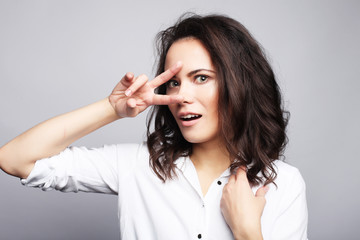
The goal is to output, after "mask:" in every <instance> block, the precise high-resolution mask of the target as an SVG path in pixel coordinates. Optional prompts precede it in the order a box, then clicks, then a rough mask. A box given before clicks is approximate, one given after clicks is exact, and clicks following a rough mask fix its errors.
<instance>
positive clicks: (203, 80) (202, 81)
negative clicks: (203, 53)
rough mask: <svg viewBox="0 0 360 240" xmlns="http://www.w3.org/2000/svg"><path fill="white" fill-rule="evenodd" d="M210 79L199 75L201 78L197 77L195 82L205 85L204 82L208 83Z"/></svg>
mask: <svg viewBox="0 0 360 240" xmlns="http://www.w3.org/2000/svg"><path fill="white" fill-rule="evenodd" d="M208 78H209V77H208V76H205V75H199V76H196V77H195V81H196V82H197V83H204V82H206V80H207V79H208Z"/></svg>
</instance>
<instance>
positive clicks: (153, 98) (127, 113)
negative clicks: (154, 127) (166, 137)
mask: <svg viewBox="0 0 360 240" xmlns="http://www.w3.org/2000/svg"><path fill="white" fill-rule="evenodd" d="M181 67H182V63H181V62H177V63H176V64H175V65H174V66H172V67H171V68H169V69H168V70H166V71H165V72H163V73H162V74H160V75H158V76H157V77H155V78H154V79H153V80H151V81H148V77H147V76H146V75H144V74H142V75H139V76H138V77H134V74H132V73H127V74H125V76H124V77H123V78H122V79H121V80H120V82H119V83H118V84H117V85H116V87H115V88H114V90H113V91H112V93H111V95H110V96H109V101H110V104H111V106H112V107H113V108H114V110H115V112H116V114H117V115H118V116H119V117H120V118H124V117H135V116H137V115H138V114H139V113H141V112H142V111H144V110H145V109H146V108H147V107H149V106H151V105H168V104H172V103H179V102H181V101H182V100H183V97H182V96H180V95H171V96H170V95H158V94H155V93H154V91H155V89H156V88H157V87H159V86H160V85H162V84H164V83H165V82H167V81H169V80H170V79H171V78H172V77H173V76H174V75H175V74H177V73H178V72H179V71H180V69H181Z"/></svg>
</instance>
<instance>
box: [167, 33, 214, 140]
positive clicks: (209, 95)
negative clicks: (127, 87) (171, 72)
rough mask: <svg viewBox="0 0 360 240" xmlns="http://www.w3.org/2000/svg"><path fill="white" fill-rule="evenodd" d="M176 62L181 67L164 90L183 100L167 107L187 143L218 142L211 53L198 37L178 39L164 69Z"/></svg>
mask: <svg viewBox="0 0 360 240" xmlns="http://www.w3.org/2000/svg"><path fill="white" fill-rule="evenodd" d="M178 61H181V62H182V63H183V67H182V69H181V70H180V72H179V73H178V74H176V75H175V76H174V77H173V78H172V80H170V81H168V83H167V88H166V93H167V94H168V95H172V94H179V95H182V96H183V97H184V101H183V102H182V103H177V104H171V105H169V109H170V111H171V113H172V115H173V116H174V118H175V120H176V122H177V124H178V126H179V128H180V130H181V133H182V135H183V136H184V138H185V139H186V140H187V141H188V142H191V143H207V142H212V141H217V140H218V139H219V134H218V133H219V118H218V85H217V84H218V83H217V80H216V72H215V69H214V66H213V64H212V61H211V58H210V55H209V53H208V51H207V50H206V49H205V47H204V46H203V45H202V43H201V42H200V41H199V40H197V39H194V38H186V39H180V40H178V41H176V42H175V43H173V44H172V45H171V47H170V49H169V51H168V53H167V55H166V61H165V69H168V68H169V67H170V66H172V65H174V64H175V63H176V62H178Z"/></svg>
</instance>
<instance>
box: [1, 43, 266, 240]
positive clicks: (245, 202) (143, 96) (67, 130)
mask: <svg viewBox="0 0 360 240" xmlns="http://www.w3.org/2000/svg"><path fill="white" fill-rule="evenodd" d="M166 69H167V70H166V71H165V72H164V73H162V74H161V75H159V76H157V77H156V78H154V79H153V80H151V81H148V78H147V76H145V75H139V76H137V77H135V76H134V74H132V73H127V74H126V75H125V76H124V77H123V78H122V79H121V80H120V82H119V83H118V84H117V85H116V87H115V88H114V90H113V91H112V93H111V94H110V96H108V97H107V98H105V99H102V100H100V101H98V102H96V103H93V104H90V105H88V106H85V107H83V108H80V109H77V110H75V111H72V112H69V113H66V114H62V115H60V116H57V117H54V118H52V119H49V120H47V121H44V122H42V123H40V124H38V125H37V126H35V127H33V128H31V129H29V130H27V131H26V132H24V133H23V134H21V135H19V136H17V137H16V138H14V139H13V140H11V141H10V142H8V143H7V144H5V145H4V146H2V147H1V148H0V168H1V169H2V170H3V171H5V172H7V173H8V174H10V175H13V176H17V177H20V178H27V176H28V175H29V174H30V172H31V170H32V168H33V166H34V164H35V162H36V161H37V160H38V159H42V158H45V157H50V156H53V155H56V154H58V153H59V152H61V151H62V150H64V149H65V148H66V147H68V146H69V145H70V144H71V143H73V142H74V141H76V140H77V139H79V138H81V137H83V136H85V135H87V134H89V133H91V132H93V131H95V130H96V129H98V128H101V127H102V126H105V125H107V124H109V123H111V122H113V121H116V120H119V119H121V118H125V117H135V116H137V115H138V114H139V113H141V112H142V111H144V110H145V109H146V108H147V107H149V106H151V105H159V104H161V105H169V109H170V111H171V112H172V113H173V114H174V116H175V118H177V117H178V116H179V114H181V113H182V112H195V113H196V114H200V115H201V118H200V120H198V121H199V123H201V124H194V125H192V126H184V125H181V124H182V121H181V120H180V119H177V122H178V124H179V126H180V129H181V131H182V134H183V135H184V137H185V138H186V139H187V140H188V141H189V142H191V143H193V154H192V155H191V156H190V158H191V161H192V162H193V163H194V166H195V168H196V170H197V173H198V176H199V181H200V184H201V188H202V191H203V194H204V195H205V194H206V192H207V189H208V188H209V186H210V185H211V183H212V182H213V181H214V179H216V178H217V177H218V176H219V175H220V174H221V173H222V172H223V171H224V170H225V169H227V168H228V167H229V164H230V162H231V161H230V159H229V155H228V153H227V152H226V148H225V147H224V145H223V143H222V141H221V138H220V137H219V134H218V129H219V123H218V122H219V121H218V116H217V100H218V91H217V81H216V73H215V72H214V67H213V65H212V62H211V58H210V56H209V54H208V52H207V51H206V49H205V48H204V47H203V46H202V44H201V43H200V42H199V41H198V40H196V39H184V40H179V41H178V42H176V43H174V44H173V46H171V48H170V50H169V53H168V55H167V58H166ZM199 69H202V70H201V71H199ZM204 69H205V70H204ZM195 70H196V71H195ZM194 71H195V72H196V74H194ZM190 73H192V74H190ZM204 76H205V77H204ZM169 80H171V82H170V83H171V84H174V83H175V82H178V83H179V87H177V86H175V85H176V84H175V85H170V86H169V88H168V95H157V94H155V93H154V90H155V89H156V88H157V87H158V86H160V85H162V84H163V83H165V82H167V81H169ZM174 81H175V82H174ZM168 85H169V84H168ZM18 149H21V150H22V151H18ZM266 191H267V188H266V187H261V188H259V190H258V191H257V193H256V194H255V195H254V194H253V193H252V191H251V187H250V185H249V182H248V180H247V178H246V173H245V170H244V169H239V170H238V171H237V174H236V175H232V176H231V177H230V179H229V182H228V184H226V186H225V187H224V190H223V195H222V199H221V205H220V206H221V210H222V213H223V216H224V218H225V220H226V222H227V224H228V225H229V227H230V228H231V230H232V232H233V234H234V238H235V239H262V236H261V224H260V218H261V214H262V211H263V209H264V206H265V197H264V196H265V193H266Z"/></svg>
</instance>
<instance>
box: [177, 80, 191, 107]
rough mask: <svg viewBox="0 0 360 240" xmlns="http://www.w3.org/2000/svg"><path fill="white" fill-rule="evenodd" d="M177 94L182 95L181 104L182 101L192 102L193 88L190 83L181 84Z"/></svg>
mask: <svg viewBox="0 0 360 240" xmlns="http://www.w3.org/2000/svg"><path fill="white" fill-rule="evenodd" d="M178 94H179V95H181V96H183V97H184V100H183V101H182V104H184V103H187V104H189V103H193V102H194V96H195V95H194V94H195V89H194V88H193V87H192V86H191V84H190V83H187V84H185V83H183V84H181V85H180V88H179V92H178ZM180 104H181V103H180Z"/></svg>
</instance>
